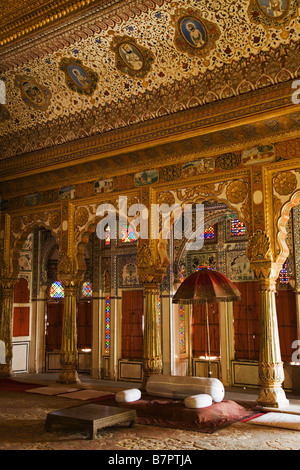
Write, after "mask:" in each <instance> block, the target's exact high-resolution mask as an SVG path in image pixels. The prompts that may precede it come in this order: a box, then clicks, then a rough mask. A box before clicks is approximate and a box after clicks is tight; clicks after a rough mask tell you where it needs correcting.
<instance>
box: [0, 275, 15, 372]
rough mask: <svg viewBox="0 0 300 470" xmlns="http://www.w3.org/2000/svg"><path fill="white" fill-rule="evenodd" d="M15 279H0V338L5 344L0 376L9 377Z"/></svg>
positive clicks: (10, 370)
mask: <svg viewBox="0 0 300 470" xmlns="http://www.w3.org/2000/svg"><path fill="white" fill-rule="evenodd" d="M15 283H16V280H13V279H8V278H7V279H3V278H2V279H0V289H1V294H0V295H1V298H0V302H1V304H0V340H2V341H3V342H4V344H5V364H0V377H10V376H12V375H13V371H12V355H13V354H12V325H13V302H14V287H15Z"/></svg>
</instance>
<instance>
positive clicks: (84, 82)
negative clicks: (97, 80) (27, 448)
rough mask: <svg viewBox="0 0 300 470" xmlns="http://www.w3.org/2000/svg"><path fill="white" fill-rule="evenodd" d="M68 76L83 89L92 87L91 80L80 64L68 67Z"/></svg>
mask: <svg viewBox="0 0 300 470" xmlns="http://www.w3.org/2000/svg"><path fill="white" fill-rule="evenodd" d="M68 74H69V77H70V78H71V79H72V80H73V82H74V83H75V84H76V85H77V86H78V87H80V88H82V89H84V90H85V89H87V88H89V87H90V85H91V81H90V78H89V76H88V74H87V73H86V71H85V70H84V69H83V68H82V67H80V65H78V64H70V65H69V66H68Z"/></svg>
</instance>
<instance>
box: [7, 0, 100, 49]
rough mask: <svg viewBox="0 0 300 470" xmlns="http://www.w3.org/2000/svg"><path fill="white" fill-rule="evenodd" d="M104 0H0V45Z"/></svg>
mask: <svg viewBox="0 0 300 470" xmlns="http://www.w3.org/2000/svg"><path fill="white" fill-rule="evenodd" d="M97 3H98V4H99V3H100V4H103V3H105V1H104V0H0V11H1V15H0V46H5V45H8V44H9V43H11V42H12V41H15V40H17V39H21V38H23V37H24V36H26V35H28V34H32V33H34V32H37V31H40V30H41V29H42V28H44V27H46V26H49V25H51V24H53V23H54V22H56V21H59V20H61V19H63V18H65V17H67V16H70V15H72V14H74V13H77V12H78V11H79V10H82V9H84V8H87V7H88V6H90V5H95V4H97Z"/></svg>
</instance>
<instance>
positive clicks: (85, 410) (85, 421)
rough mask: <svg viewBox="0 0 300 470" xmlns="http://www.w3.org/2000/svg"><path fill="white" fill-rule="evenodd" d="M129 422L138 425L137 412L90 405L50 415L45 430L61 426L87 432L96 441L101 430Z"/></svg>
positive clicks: (66, 409) (54, 412)
mask: <svg viewBox="0 0 300 470" xmlns="http://www.w3.org/2000/svg"><path fill="white" fill-rule="evenodd" d="M127 422H129V424H130V426H134V425H135V424H136V422H137V415H136V411H135V410H129V409H125V408H117V407H113V406H103V405H96V404H93V403H88V404H84V405H79V406H73V407H70V408H64V409H62V410H58V411H52V412H51V413H48V414H47V418H46V423H45V430H46V431H49V430H50V429H51V427H52V425H55V424H60V425H64V426H67V427H70V428H75V429H77V430H78V429H81V430H87V431H88V432H89V433H90V438H91V439H96V438H97V431H98V430H99V429H102V428H106V427H109V426H115V425H118V424H123V423H127Z"/></svg>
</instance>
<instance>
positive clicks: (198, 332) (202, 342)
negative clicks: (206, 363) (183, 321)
mask: <svg viewBox="0 0 300 470" xmlns="http://www.w3.org/2000/svg"><path fill="white" fill-rule="evenodd" d="M208 319H209V339H210V356H211V357H213V356H215V357H220V334H219V304H218V303H214V304H208ZM206 325H207V322H206V308H205V304H203V305H193V316H192V345H193V347H192V352H193V357H203V356H206V357H207V356H208V338H207V326H206Z"/></svg>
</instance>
